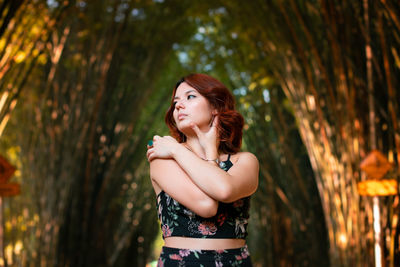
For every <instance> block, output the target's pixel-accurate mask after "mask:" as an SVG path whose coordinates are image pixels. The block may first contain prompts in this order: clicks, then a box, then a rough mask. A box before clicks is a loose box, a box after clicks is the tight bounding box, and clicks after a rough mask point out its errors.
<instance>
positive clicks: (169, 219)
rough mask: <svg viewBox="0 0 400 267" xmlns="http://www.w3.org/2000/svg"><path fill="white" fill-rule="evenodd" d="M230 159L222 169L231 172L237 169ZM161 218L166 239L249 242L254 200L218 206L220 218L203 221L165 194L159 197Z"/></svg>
mask: <svg viewBox="0 0 400 267" xmlns="http://www.w3.org/2000/svg"><path fill="white" fill-rule="evenodd" d="M230 156H231V155H229V156H228V159H227V160H226V161H222V162H220V168H221V169H223V170H225V171H228V170H229V169H230V167H232V166H233V164H232V162H231V161H230ZM156 205H157V210H158V218H159V220H160V222H161V230H162V236H163V238H166V237H169V236H183V237H192V238H238V239H240V238H245V237H246V236H247V230H246V229H247V220H248V218H249V208H250V197H245V198H242V199H239V200H237V201H235V202H232V203H222V202H220V203H219V205H218V211H217V214H216V215H215V216H213V217H211V218H203V217H201V216H199V215H197V214H195V213H194V212H193V211H191V210H189V209H188V208H186V207H185V206H184V205H182V204H180V203H179V202H178V201H176V200H175V199H173V198H172V197H170V196H169V195H168V194H167V193H165V192H164V191H161V192H160V193H159V194H158V195H157V203H156Z"/></svg>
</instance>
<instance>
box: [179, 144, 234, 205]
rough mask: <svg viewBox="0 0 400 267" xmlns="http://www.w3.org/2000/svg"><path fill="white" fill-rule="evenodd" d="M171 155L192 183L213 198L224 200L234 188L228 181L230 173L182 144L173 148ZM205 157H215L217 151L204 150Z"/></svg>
mask: <svg viewBox="0 0 400 267" xmlns="http://www.w3.org/2000/svg"><path fill="white" fill-rule="evenodd" d="M213 154H215V155H213ZM172 155H173V158H174V159H175V161H176V162H177V163H178V164H179V166H181V168H182V169H183V170H184V171H185V172H186V173H187V174H188V176H189V177H190V178H191V180H192V181H193V183H194V184H196V185H197V186H198V187H199V188H200V189H201V190H202V191H204V192H205V193H206V194H207V195H209V196H210V197H212V198H213V199H215V200H218V201H222V202H225V201H226V200H227V199H228V198H229V196H230V195H231V194H232V191H233V190H234V188H233V187H232V183H230V175H229V174H228V173H227V172H226V171H224V170H222V169H220V168H219V166H218V165H217V164H216V162H213V161H205V160H203V159H201V158H199V157H198V156H197V155H196V154H194V153H193V152H191V151H189V150H188V149H187V148H186V147H185V146H183V145H182V144H178V145H177V146H176V147H175V149H173V152H172ZM206 157H210V158H208V159H216V158H217V153H216V152H214V151H212V150H209V151H206Z"/></svg>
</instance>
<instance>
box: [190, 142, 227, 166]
mask: <svg viewBox="0 0 400 267" xmlns="http://www.w3.org/2000/svg"><path fill="white" fill-rule="evenodd" d="M183 145H184V146H185V147H186V148H187V149H188V150H189V151H191V152H192V153H193V154H195V155H197V154H196V153H194V151H193V150H192V149H190V147H189V146H188V145H186V144H183ZM197 156H198V157H199V158H201V159H202V160H204V161H213V162H215V163H217V165H218V166H219V167H220V168H224V167H225V162H223V161H220V160H219V157H218V156H217V158H216V159H205V158H202V157H200V156H199V155H197Z"/></svg>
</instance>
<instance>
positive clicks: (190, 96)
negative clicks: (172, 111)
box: [187, 95, 196, 99]
mask: <svg viewBox="0 0 400 267" xmlns="http://www.w3.org/2000/svg"><path fill="white" fill-rule="evenodd" d="M194 97H196V96H195V95H188V97H187V99H191V98H194Z"/></svg>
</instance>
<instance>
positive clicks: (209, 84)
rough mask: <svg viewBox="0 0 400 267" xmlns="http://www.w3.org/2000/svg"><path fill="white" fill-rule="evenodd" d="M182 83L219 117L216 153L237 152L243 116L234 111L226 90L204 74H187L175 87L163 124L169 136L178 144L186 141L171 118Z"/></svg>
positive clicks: (240, 143) (229, 95)
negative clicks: (200, 96)
mask: <svg viewBox="0 0 400 267" xmlns="http://www.w3.org/2000/svg"><path fill="white" fill-rule="evenodd" d="M183 82H186V83H187V84H188V85H190V86H191V87H193V88H195V89H196V90H197V91H198V92H199V93H200V94H201V95H202V96H204V97H205V98H206V99H207V100H208V102H209V103H210V105H211V107H212V108H214V109H216V110H217V112H218V117H219V121H218V126H217V131H218V137H219V141H220V142H219V147H218V151H219V152H222V153H236V152H238V151H239V150H240V147H241V145H242V135H243V125H244V119H243V116H242V115H241V114H240V113H239V112H237V111H236V110H235V99H234V97H233V95H232V93H231V92H230V91H229V90H228V88H226V86H225V85H224V84H223V83H221V82H220V81H218V80H217V79H215V78H213V77H211V76H209V75H206V74H199V73H194V74H189V75H187V76H185V77H183V78H182V79H180V80H179V81H178V82H177V84H176V85H175V87H174V90H173V93H172V98H171V104H170V107H169V108H168V110H167V113H166V114H165V123H166V124H167V126H168V128H169V129H170V132H171V135H172V136H173V137H174V138H175V139H177V140H178V142H179V143H182V142H185V141H186V136H185V135H184V134H183V133H182V132H181V131H179V130H178V128H177V126H176V123H175V120H174V117H173V112H174V109H175V106H174V97H175V94H176V89H177V88H178V86H179V85H180V84H181V83H183Z"/></svg>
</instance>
